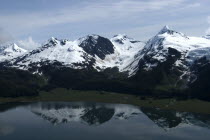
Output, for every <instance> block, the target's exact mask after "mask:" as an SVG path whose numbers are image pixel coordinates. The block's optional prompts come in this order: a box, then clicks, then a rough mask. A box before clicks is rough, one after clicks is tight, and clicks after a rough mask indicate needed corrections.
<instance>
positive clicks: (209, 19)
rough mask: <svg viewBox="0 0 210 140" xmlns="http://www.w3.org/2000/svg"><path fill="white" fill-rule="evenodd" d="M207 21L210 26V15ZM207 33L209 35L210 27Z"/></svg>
mask: <svg viewBox="0 0 210 140" xmlns="http://www.w3.org/2000/svg"><path fill="white" fill-rule="evenodd" d="M207 22H208V23H209V26H210V16H208V18H207ZM206 34H207V35H209V34H210V27H209V28H208V29H207V30H206Z"/></svg>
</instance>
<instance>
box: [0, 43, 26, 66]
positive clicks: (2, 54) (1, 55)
mask: <svg viewBox="0 0 210 140" xmlns="http://www.w3.org/2000/svg"><path fill="white" fill-rule="evenodd" d="M26 52H27V51H26V50H24V49H22V48H20V47H18V46H17V45H16V44H9V45H5V46H0V62H3V61H9V60H11V59H13V58H16V57H18V56H21V55H23V54H25V53H26Z"/></svg>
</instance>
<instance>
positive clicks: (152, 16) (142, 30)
mask: <svg viewBox="0 0 210 140" xmlns="http://www.w3.org/2000/svg"><path fill="white" fill-rule="evenodd" d="M209 16H210V0H0V43H2V42H5V41H8V40H26V39H28V38H29V39H28V41H32V42H33V40H35V41H36V42H42V41H45V40H47V39H48V38H50V37H52V36H54V37H57V38H62V39H64V38H66V39H70V40H74V39H77V38H79V37H82V36H85V35H87V34H99V35H102V36H105V37H108V38H110V37H112V36H113V35H115V34H127V35H128V36H130V37H133V38H136V39H138V40H147V39H148V38H150V37H152V36H153V35H154V34H156V33H157V32H158V31H159V30H160V29H161V28H162V27H163V26H164V25H169V27H170V28H172V29H174V30H177V31H181V32H183V33H185V34H187V35H189V36H203V35H205V34H206V33H207V32H209V33H210V29H209V27H210V17H209ZM208 30H209V31H208ZM32 39H33V40H32Z"/></svg>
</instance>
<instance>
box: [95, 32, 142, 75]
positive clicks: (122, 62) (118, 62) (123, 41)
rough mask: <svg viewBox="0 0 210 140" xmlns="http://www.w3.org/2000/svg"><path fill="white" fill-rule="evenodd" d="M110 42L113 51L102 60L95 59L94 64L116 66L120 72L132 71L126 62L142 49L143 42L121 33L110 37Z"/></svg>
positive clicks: (101, 66)
mask: <svg viewBox="0 0 210 140" xmlns="http://www.w3.org/2000/svg"><path fill="white" fill-rule="evenodd" d="M111 42H112V44H113V45H114V53H113V54H111V55H107V56H106V57H105V59H104V60H100V59H97V61H96V65H95V66H96V67H100V68H108V67H118V68H119V71H120V72H123V71H128V72H129V73H132V71H133V69H132V68H131V67H128V64H130V63H131V62H133V61H134V59H135V55H136V54H138V52H139V51H141V50H142V49H143V47H144V45H145V43H144V42H141V41H137V40H135V39H132V38H129V37H128V36H126V35H121V34H119V35H115V36H114V37H113V38H111Z"/></svg>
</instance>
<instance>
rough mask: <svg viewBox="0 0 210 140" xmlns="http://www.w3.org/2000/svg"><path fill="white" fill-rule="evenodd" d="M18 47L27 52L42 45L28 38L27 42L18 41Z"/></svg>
mask: <svg viewBox="0 0 210 140" xmlns="http://www.w3.org/2000/svg"><path fill="white" fill-rule="evenodd" d="M17 45H18V46H19V47H21V48H23V49H26V50H33V49H35V48H37V47H40V46H41V45H40V44H39V43H37V42H35V41H34V40H33V39H32V37H28V38H27V39H25V40H19V41H17Z"/></svg>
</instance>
